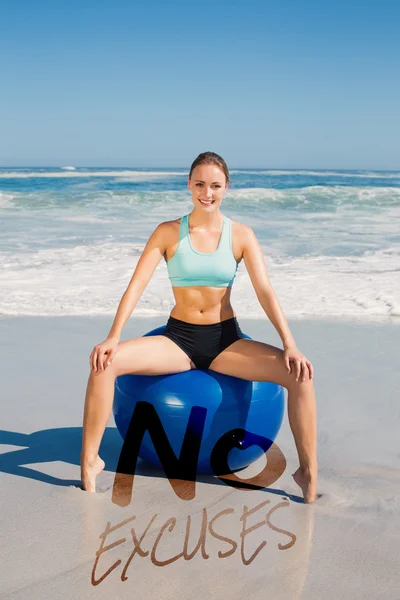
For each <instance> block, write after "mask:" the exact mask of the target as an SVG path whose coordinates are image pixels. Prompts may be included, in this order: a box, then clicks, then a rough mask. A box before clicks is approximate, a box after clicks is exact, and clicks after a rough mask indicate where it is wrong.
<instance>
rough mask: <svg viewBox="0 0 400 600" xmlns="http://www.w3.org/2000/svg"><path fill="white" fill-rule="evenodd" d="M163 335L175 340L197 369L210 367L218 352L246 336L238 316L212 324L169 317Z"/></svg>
mask: <svg viewBox="0 0 400 600" xmlns="http://www.w3.org/2000/svg"><path fill="white" fill-rule="evenodd" d="M161 335H165V337H167V338H169V339H170V340H172V341H173V342H175V344H176V345H177V346H179V348H181V349H182V350H183V351H184V352H185V353H186V354H187V355H188V356H189V358H190V359H191V360H192V361H193V363H194V364H195V366H196V368H197V369H208V367H209V366H210V364H211V363H212V361H213V360H214V358H216V357H217V356H218V354H220V353H221V352H222V351H223V350H225V348H227V347H228V346H230V345H231V344H233V342H236V340H240V339H241V338H243V337H244V335H243V333H242V331H241V330H240V327H239V324H238V322H237V320H236V317H232V318H231V319H227V320H225V321H220V322H219V323H212V324H211V325H196V324H194V323H187V322H186V321H180V320H179V319H175V318H174V317H169V319H168V321H167V325H166V327H165V329H164V331H163V333H162V334H161Z"/></svg>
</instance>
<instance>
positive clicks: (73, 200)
mask: <svg viewBox="0 0 400 600" xmlns="http://www.w3.org/2000/svg"><path fill="white" fill-rule="evenodd" d="M260 205H265V206H266V207H268V205H270V206H271V207H273V208H279V209H283V210H285V209H296V208H300V209H302V210H303V211H305V212H307V211H310V212H312V211H321V210H322V211H324V210H336V209H338V208H346V207H347V208H363V207H365V208H373V207H380V206H381V207H385V208H391V207H394V208H395V207H398V206H400V187H373V186H365V187H352V186H339V185H337V186H318V185H314V186H306V187H297V188H289V189H287V188H286V189H275V188H261V187H259V188H255V187H254V188H238V189H233V188H229V189H228V192H227V193H226V195H225V196H224V207H226V208H227V209H228V210H229V209H234V210H237V209H238V208H239V210H240V211H241V212H243V214H244V215H245V214H246V212H248V211H250V212H251V211H252V210H258V208H259V206H260ZM0 206H2V207H4V208H7V209H12V208H15V209H25V210H28V211H31V210H42V209H58V208H62V210H63V211H65V210H68V209H70V210H74V209H75V208H76V207H77V206H79V207H80V209H84V208H85V207H87V208H92V207H93V208H95V209H96V211H97V210H101V209H102V208H104V209H107V211H111V212H112V213H113V212H114V211H115V213H118V211H121V210H124V209H125V208H129V207H131V208H132V209H134V210H137V209H139V210H141V211H143V210H151V211H154V210H161V212H164V213H165V211H169V210H170V208H171V207H172V206H173V207H174V213H176V215H179V213H180V212H182V211H185V210H191V206H192V199H191V194H190V192H188V191H187V190H185V191H183V190H179V191H178V190H164V191H143V192H140V191H137V192H136V191H135V192H128V191H126V190H106V191H104V190H103V191H101V190H91V189H88V190H79V191H75V192H74V194H72V193H70V194H69V195H66V194H62V193H58V194H57V193H56V192H54V191H51V190H50V191H49V190H48V191H45V192H43V191H40V192H29V193H23V192H17V193H13V194H8V193H2V192H0ZM164 209H165V210H164ZM160 216H161V213H160ZM108 217H110V215H109V214H108V215H107V218H108ZM118 217H120V214H118ZM175 218H176V217H175Z"/></svg>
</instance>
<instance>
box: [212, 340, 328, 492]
mask: <svg viewBox="0 0 400 600" xmlns="http://www.w3.org/2000/svg"><path fill="white" fill-rule="evenodd" d="M209 368H210V370H213V371H217V372H218V373H223V374H225V375H232V376H234V377H240V378H241V379H246V380H249V381H271V382H274V383H277V384H279V385H282V386H283V387H285V388H286V389H287V390H288V417H289V424H290V427H291V430H292V432H293V436H294V440H295V444H296V448H297V453H298V455H299V462H300V466H299V468H298V469H297V471H296V473H295V474H294V475H293V477H294V480H295V481H296V483H297V484H298V485H299V486H300V487H301V489H302V490H303V495H304V501H305V502H312V501H313V500H315V498H316V491H317V471H318V466H317V417H316V402H315V394H314V385H313V381H312V380H309V379H307V380H306V381H301V380H299V381H296V375H295V371H294V369H293V368H292V373H288V371H287V369H286V366H285V364H284V361H283V351H282V350H280V349H279V348H275V347H274V346H270V345H269V344H264V343H263V342H257V341H254V340H247V339H240V340H237V341H236V342H234V343H233V344H232V345H231V346H229V347H228V348H227V349H226V350H224V351H223V352H221V354H219V355H218V356H217V357H216V358H215V359H214V360H213V362H212V363H211V365H210V367H209Z"/></svg>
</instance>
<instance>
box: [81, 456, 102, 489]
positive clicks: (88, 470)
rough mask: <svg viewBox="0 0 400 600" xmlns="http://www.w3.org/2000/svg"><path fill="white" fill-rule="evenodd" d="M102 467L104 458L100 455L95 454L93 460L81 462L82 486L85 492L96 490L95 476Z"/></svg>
mask: <svg viewBox="0 0 400 600" xmlns="http://www.w3.org/2000/svg"><path fill="white" fill-rule="evenodd" d="M104 467H105V463H104V460H103V459H101V458H100V456H97V457H96V458H95V459H94V461H93V462H86V461H83V462H81V480H82V488H83V489H84V490H85V491H86V492H96V477H97V475H98V474H99V473H101V471H102V470H103V469H104Z"/></svg>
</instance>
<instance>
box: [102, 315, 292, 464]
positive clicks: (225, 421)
mask: <svg viewBox="0 0 400 600" xmlns="http://www.w3.org/2000/svg"><path fill="white" fill-rule="evenodd" d="M164 329H165V326H163V327H158V328H157V329H153V330H152V331H150V332H148V333H146V334H145V336H151V335H159V334H160V333H162V331H163V330H164ZM245 337H246V338H248V339H251V338H249V336H247V335H245ZM139 401H145V402H148V403H150V404H151V405H152V406H153V407H154V408H155V410H156V412H157V415H158V417H159V419H160V421H161V423H162V426H163V428H164V431H165V433H166V435H167V437H168V440H169V443H170V444H171V447H172V449H173V451H174V453H175V455H176V456H177V457H178V456H179V455H180V451H181V448H182V443H183V439H184V436H185V432H186V429H187V426H188V420H189V416H190V413H191V410H192V408H193V407H202V408H203V409H206V417H205V422H204V429H203V431H202V439H201V446H200V453H199V458H198V465H197V472H198V473H214V472H215V469H214V470H213V469H212V467H211V463H210V457H211V453H212V450H213V448H214V446H215V445H216V443H217V442H218V441H219V440H220V439H221V438H222V436H224V435H229V434H228V432H231V431H233V432H234V433H233V434H232V435H233V436H235V435H236V436H237V435H238V431H239V432H240V433H239V438H240V439H237V440H236V442H235V447H233V448H232V449H231V450H230V452H229V455H228V461H227V463H228V466H229V468H230V469H231V470H232V471H239V470H241V469H243V468H245V467H247V466H248V465H249V464H251V463H252V462H254V461H255V460H256V459H257V458H259V457H260V456H261V455H262V454H264V453H265V452H266V451H267V449H268V447H269V446H270V445H271V444H272V442H273V441H274V439H275V438H276V436H277V434H278V432H279V429H280V426H281V424H282V420H283V415H284V391H283V388H282V387H281V386H279V385H277V384H275V383H269V382H256V381H246V380H244V379H239V378H237V377H230V376H227V375H221V374H220V373H216V372H214V371H211V370H206V371H205V370H200V369H192V370H189V371H184V372H183V373H176V374H172V375H122V376H120V377H117V379H116V382H115V395H114V404H113V413H114V419H115V423H116V425H117V428H118V431H119V433H120V434H121V436H122V438H123V439H125V437H126V434H127V432H128V428H129V424H130V421H131V418H132V414H133V411H134V409H135V406H136V404H137V402H139ZM260 439H261V440H263V439H264V440H267V441H268V440H269V443H268V444H267V445H266V443H265V442H262V443H261V445H260ZM262 446H263V447H262ZM139 456H140V458H142V459H143V460H145V461H148V462H150V463H151V464H153V465H155V466H157V467H160V468H162V463H161V461H160V459H159V457H158V455H157V452H156V450H155V448H154V445H153V442H152V440H151V437H150V435H149V433H148V431H146V432H145V434H144V437H143V440H142V443H141V447H140V451H139ZM214 456H215V455H214Z"/></svg>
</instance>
